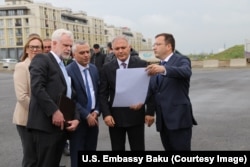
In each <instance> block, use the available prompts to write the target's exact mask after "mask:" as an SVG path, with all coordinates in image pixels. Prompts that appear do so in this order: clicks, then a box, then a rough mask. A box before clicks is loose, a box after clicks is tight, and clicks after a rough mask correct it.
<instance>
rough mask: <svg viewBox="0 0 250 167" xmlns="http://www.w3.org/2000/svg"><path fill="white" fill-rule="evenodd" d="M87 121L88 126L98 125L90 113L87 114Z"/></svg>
mask: <svg viewBox="0 0 250 167" xmlns="http://www.w3.org/2000/svg"><path fill="white" fill-rule="evenodd" d="M87 122H88V125H89V126H90V127H91V126H98V121H97V119H96V118H95V117H94V116H93V115H92V114H89V115H88V118H87Z"/></svg>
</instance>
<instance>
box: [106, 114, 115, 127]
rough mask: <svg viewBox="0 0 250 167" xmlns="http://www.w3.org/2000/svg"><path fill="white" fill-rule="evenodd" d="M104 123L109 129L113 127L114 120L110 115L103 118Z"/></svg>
mask: <svg viewBox="0 0 250 167" xmlns="http://www.w3.org/2000/svg"><path fill="white" fill-rule="evenodd" d="M104 122H105V124H106V125H107V126H109V127H114V126H115V121H114V118H113V117H112V116H111V115H108V116H106V117H105V118H104Z"/></svg>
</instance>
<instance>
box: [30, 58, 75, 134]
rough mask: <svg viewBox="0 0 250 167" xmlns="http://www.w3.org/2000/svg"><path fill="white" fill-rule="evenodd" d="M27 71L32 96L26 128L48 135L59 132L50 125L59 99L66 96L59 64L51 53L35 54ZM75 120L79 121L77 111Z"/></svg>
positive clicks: (57, 128) (65, 86) (64, 83)
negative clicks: (28, 71) (28, 72)
mask: <svg viewBox="0 0 250 167" xmlns="http://www.w3.org/2000/svg"><path fill="white" fill-rule="evenodd" d="M29 70H30V77H31V93H32V95H31V99H30V109H29V117H28V124H27V128H29V129H36V130H41V131H45V132H48V133H53V132H57V131H60V127H57V126H55V125H53V124H52V115H53V113H54V112H55V111H56V110H58V106H57V103H58V100H59V97H60V95H62V94H64V95H66V89H67V85H66V81H65V79H64V76H63V73H62V71H61V69H60V66H59V64H58V63H57V61H56V59H55V58H54V56H53V55H52V53H48V54H37V55H36V56H35V57H34V58H33V59H32V61H31V64H30V67H29ZM72 94H73V93H72ZM75 118H76V119H79V114H78V112H77V111H76V114H75Z"/></svg>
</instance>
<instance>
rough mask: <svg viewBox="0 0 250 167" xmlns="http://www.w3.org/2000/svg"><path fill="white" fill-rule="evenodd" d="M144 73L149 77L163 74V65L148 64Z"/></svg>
mask: <svg viewBox="0 0 250 167" xmlns="http://www.w3.org/2000/svg"><path fill="white" fill-rule="evenodd" d="M146 71H147V72H148V75H149V76H152V75H156V74H161V73H165V71H166V69H165V67H164V66H163V65H159V64H150V65H148V66H147V68H146Z"/></svg>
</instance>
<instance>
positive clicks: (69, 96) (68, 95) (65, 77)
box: [59, 61, 71, 98]
mask: <svg viewBox="0 0 250 167" xmlns="http://www.w3.org/2000/svg"><path fill="white" fill-rule="evenodd" d="M59 66H60V68H61V70H62V73H63V76H64V79H65V81H66V84H67V93H66V96H67V97H68V98H71V80H70V78H69V76H68V73H67V71H66V68H65V66H64V64H63V61H61V62H60V63H59Z"/></svg>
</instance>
